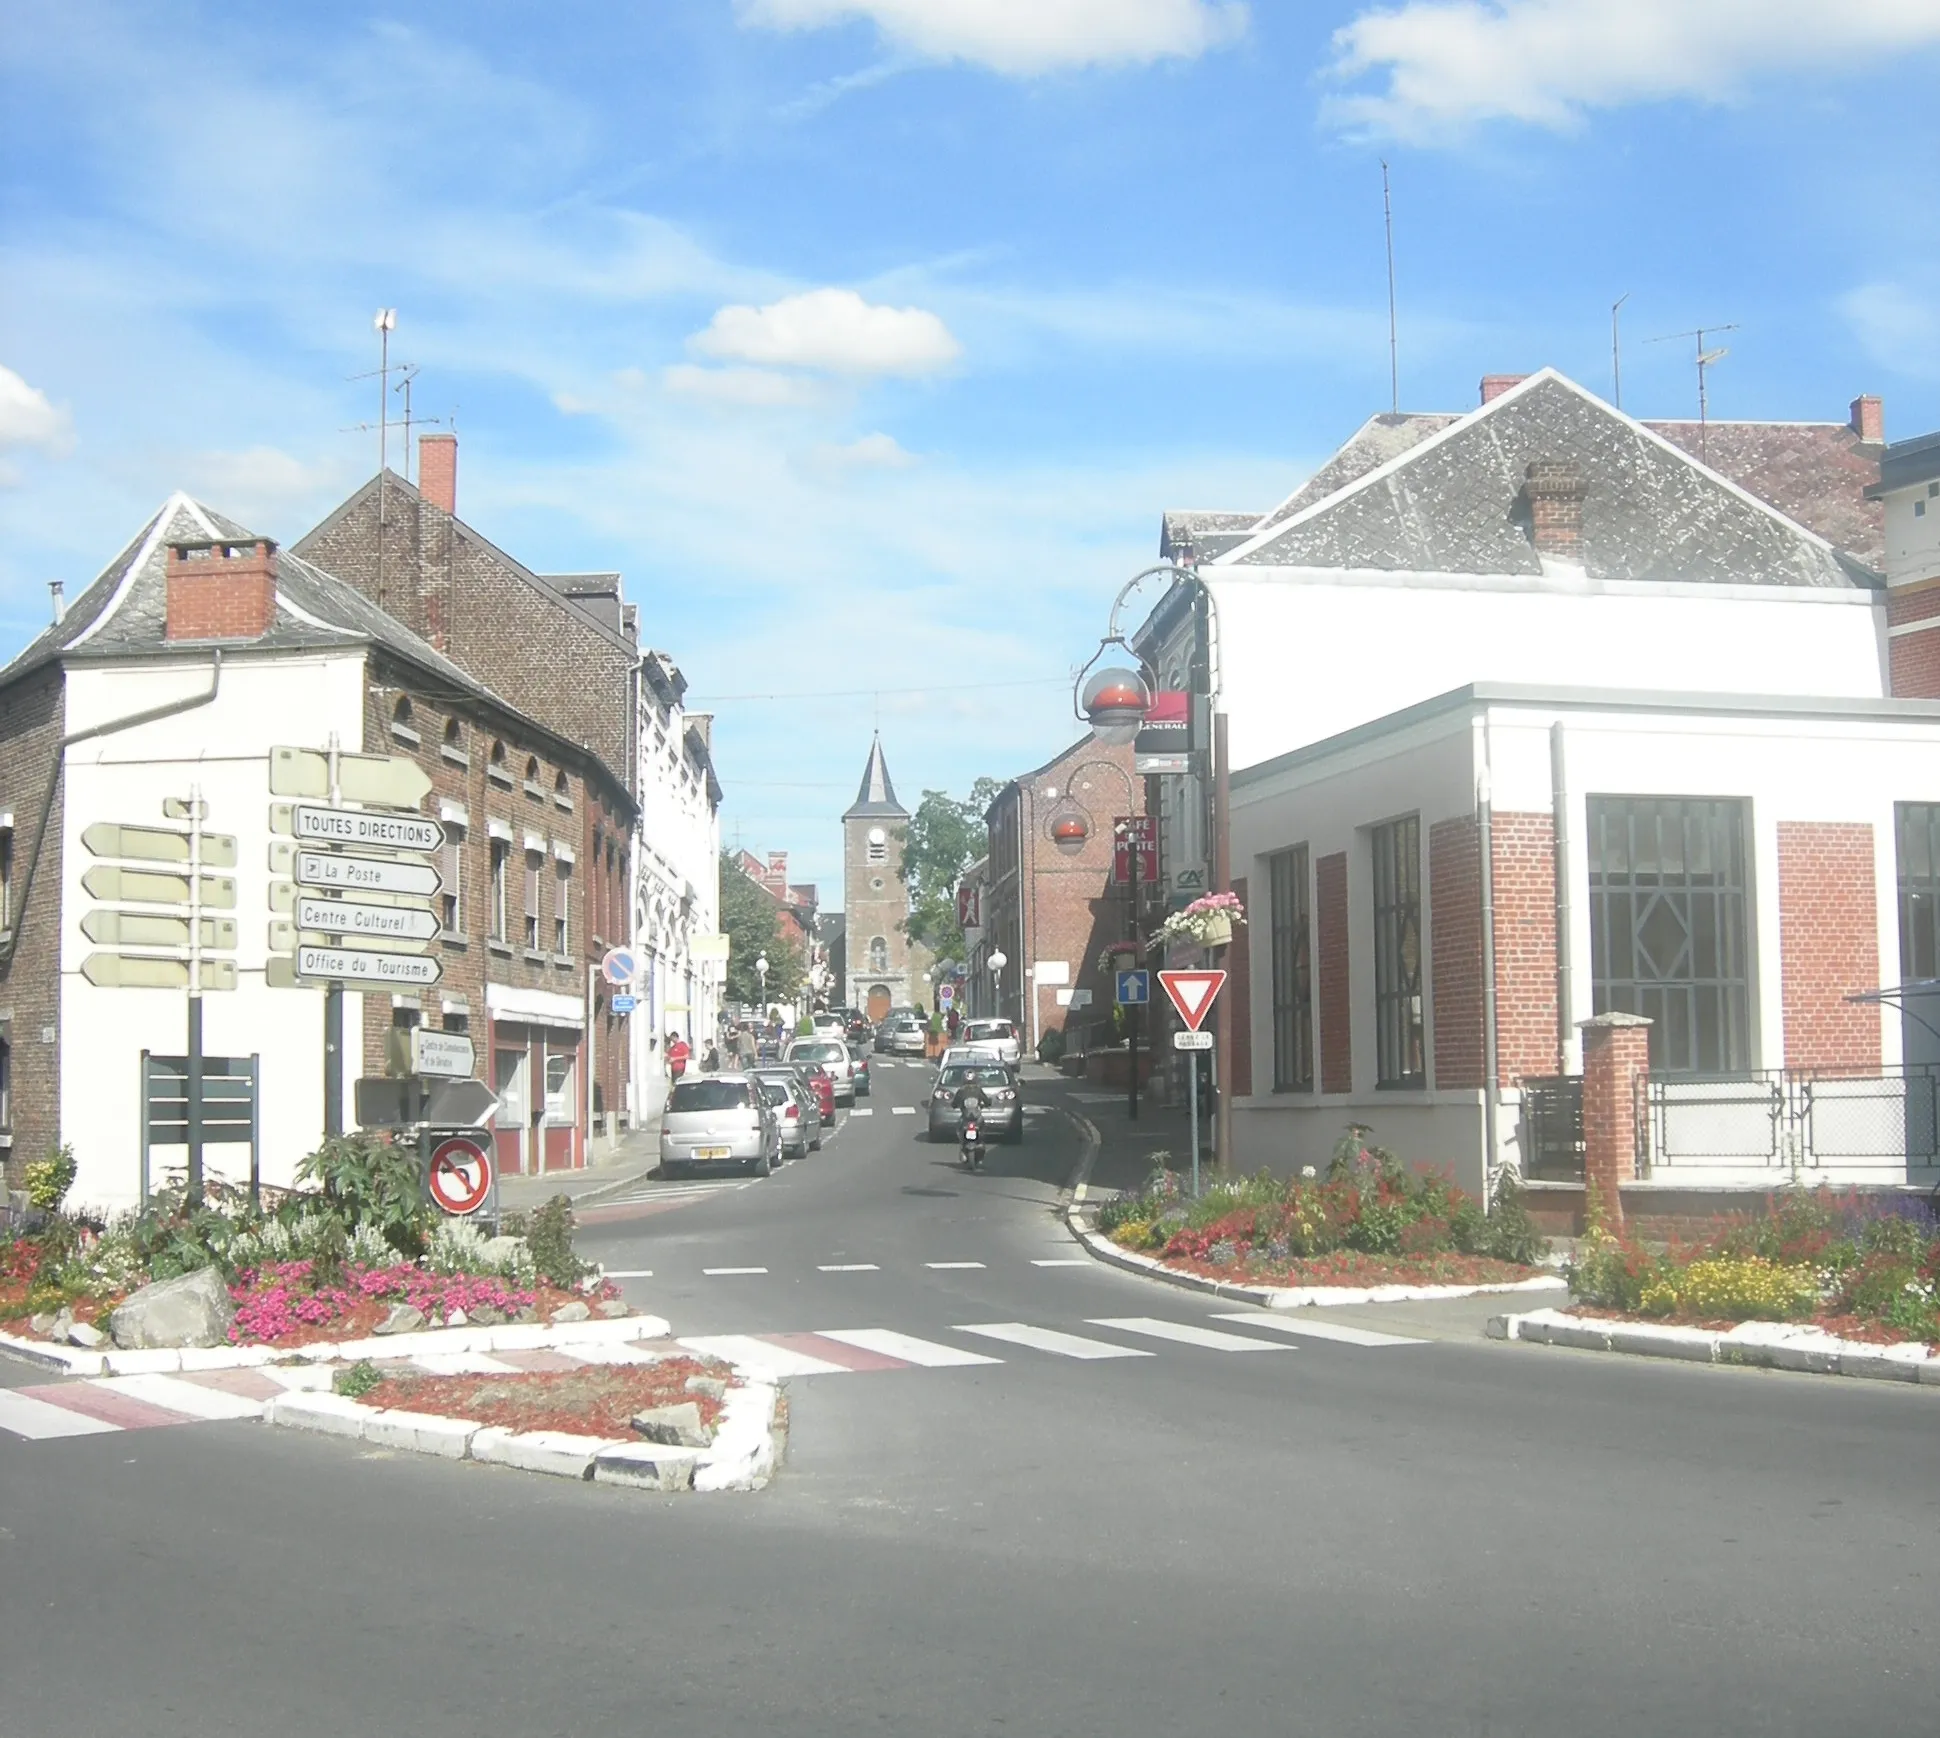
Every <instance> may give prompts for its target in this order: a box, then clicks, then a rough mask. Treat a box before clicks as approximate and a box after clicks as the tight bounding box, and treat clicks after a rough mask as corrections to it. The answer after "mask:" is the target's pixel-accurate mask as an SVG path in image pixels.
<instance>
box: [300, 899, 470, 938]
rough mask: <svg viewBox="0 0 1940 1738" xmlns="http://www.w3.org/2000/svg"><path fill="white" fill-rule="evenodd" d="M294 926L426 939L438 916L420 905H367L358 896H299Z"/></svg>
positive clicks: (434, 932) (430, 936)
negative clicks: (346, 897)
mask: <svg viewBox="0 0 1940 1738" xmlns="http://www.w3.org/2000/svg"><path fill="white" fill-rule="evenodd" d="M296 927H297V928H298V929H321V930H332V931H335V930H341V931H343V932H344V933H346V934H348V935H355V936H385V937H389V938H390V939H391V940H393V941H400V940H408V941H429V940H430V939H431V938H432V937H433V936H435V935H436V934H437V933H438V919H437V917H436V916H435V915H434V914H433V913H432V912H431V911H430V910H429V909H427V908H426V907H424V906H413V905H369V904H366V903H365V902H364V901H362V900H358V899H299V900H298V901H297V902H296Z"/></svg>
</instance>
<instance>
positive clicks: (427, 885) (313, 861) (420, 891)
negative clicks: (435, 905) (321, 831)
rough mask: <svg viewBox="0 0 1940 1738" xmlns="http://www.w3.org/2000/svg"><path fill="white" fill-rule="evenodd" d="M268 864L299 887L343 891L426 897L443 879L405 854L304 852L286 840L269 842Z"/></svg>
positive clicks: (437, 888) (272, 869)
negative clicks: (372, 854)
mask: <svg viewBox="0 0 1940 1738" xmlns="http://www.w3.org/2000/svg"><path fill="white" fill-rule="evenodd" d="M269 867H270V873H271V874H273V875H287V876H288V877H289V878H290V879H291V880H292V881H294V882H296V884H297V885H298V886H299V887H334V888H338V889H340V890H341V891H343V892H345V893H412V894H417V895H418V896H420V897H429V896H430V895H431V894H433V893H436V892H438V891H439V890H440V889H441V888H442V887H443V886H444V878H443V877H442V876H440V875H439V873H438V871H437V870H436V869H434V868H432V866H431V865H430V864H429V863H418V862H414V861H412V860H411V859H410V858H408V857H353V856H350V855H348V854H345V855H343V856H339V855H337V854H336V853H335V852H332V851H305V850H302V849H300V848H298V847H297V846H295V845H292V844H290V843H289V842H288V841H287V840H279V841H275V842H272V844H271V845H270V848H269Z"/></svg>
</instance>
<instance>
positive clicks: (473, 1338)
mask: <svg viewBox="0 0 1940 1738" xmlns="http://www.w3.org/2000/svg"><path fill="white" fill-rule="evenodd" d="M672 1332H673V1329H672V1327H671V1326H670V1325H669V1323H668V1321H667V1319H666V1317H664V1316H645V1315H641V1316H593V1317H590V1318H589V1319H587V1320H586V1321H583V1322H551V1323H548V1322H505V1323H502V1324H501V1325H499V1326H498V1327H463V1328H427V1329H425V1330H423V1331H422V1332H420V1333H415V1334H378V1335H373V1336H371V1337H370V1338H368V1339H362V1340H341V1341H340V1340H320V1341H318V1342H317V1343H316V1344H315V1345H310V1346H290V1347H282V1346H187V1347H184V1348H183V1349H182V1350H181V1351H171V1350H165V1349H150V1350H144V1351H125V1352H124V1351H113V1350H110V1351H83V1350H82V1349H81V1348H80V1347H78V1346H56V1345H52V1344H50V1343H49V1342H48V1341H46V1340H29V1339H24V1338H22V1337H21V1336H19V1335H17V1334H0V1351H7V1352H12V1353H13V1354H15V1355H16V1356H17V1357H21V1358H25V1359H26V1360H27V1361H28V1362H30V1363H34V1364H42V1365H45V1366H47V1367H48V1368H49V1369H54V1370H65V1371H66V1372H67V1374H68V1375H70V1376H173V1375H176V1374H178V1373H180V1372H182V1371H185V1370H252V1369H256V1368H258V1367H260V1366H261V1365H264V1364H274V1363H278V1362H280V1361H282V1360H284V1359H301V1360H302V1361H303V1362H305V1363H309V1364H335V1363H349V1364H354V1363H356V1362H357V1361H358V1360H359V1359H361V1358H370V1359H373V1360H375V1359H378V1358H415V1357H416V1356H418V1354H419V1353H421V1352H534V1351H540V1350H544V1349H563V1348H566V1347H570V1346H599V1345H617V1344H623V1343H626V1342H629V1341H633V1340H664V1339H665V1338H667V1336H668V1335H669V1334H671V1333H672Z"/></svg>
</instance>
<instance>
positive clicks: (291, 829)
mask: <svg viewBox="0 0 1940 1738" xmlns="http://www.w3.org/2000/svg"><path fill="white" fill-rule="evenodd" d="M269 824H270V826H271V827H272V828H274V829H275V830H276V831H277V832H279V833H294V834H295V835H296V836H297V837H298V838H299V839H305V840H309V841H312V842H320V843H323V844H329V845H388V846H390V847H391V848H392V849H393V850H397V851H435V850H437V849H438V847H439V846H440V845H442V844H443V843H444V842H445V830H444V828H443V827H441V826H439V825H438V823H437V822H436V821H433V820H429V819H427V818H426V817H425V816H423V815H397V814H386V813H385V812H384V811H383V810H381V809H326V808H319V807H317V806H316V805H315V804H313V803H298V804H296V805H295V806H294V808H292V807H291V805H290V804H288V803H272V804H271V805H270V811H269Z"/></svg>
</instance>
